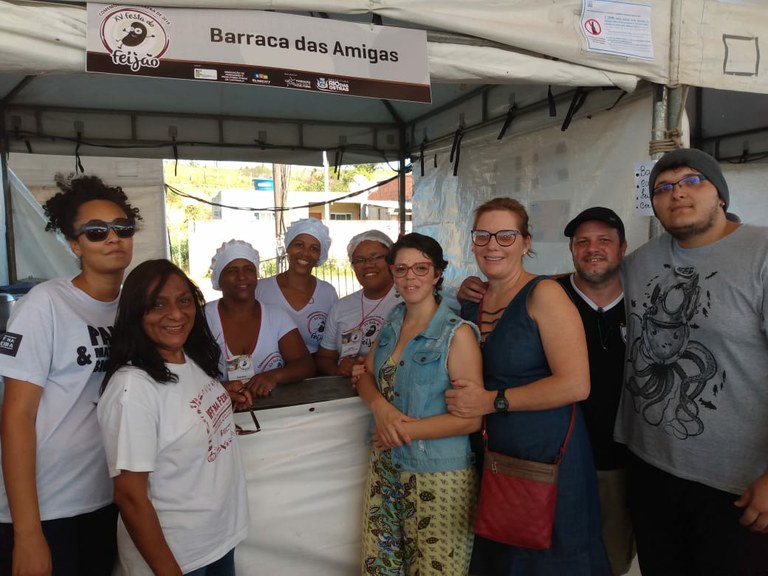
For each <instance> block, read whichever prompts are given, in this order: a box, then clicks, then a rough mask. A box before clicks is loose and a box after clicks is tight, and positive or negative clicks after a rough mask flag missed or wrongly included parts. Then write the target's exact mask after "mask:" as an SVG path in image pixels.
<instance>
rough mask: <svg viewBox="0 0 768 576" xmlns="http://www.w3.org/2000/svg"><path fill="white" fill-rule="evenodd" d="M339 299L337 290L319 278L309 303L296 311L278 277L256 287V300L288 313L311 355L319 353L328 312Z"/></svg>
mask: <svg viewBox="0 0 768 576" xmlns="http://www.w3.org/2000/svg"><path fill="white" fill-rule="evenodd" d="M338 299H339V297H338V296H337V295H336V288H334V287H333V285H331V284H329V283H328V282H326V281H324V280H320V279H319V278H318V279H317V285H316V286H315V293H314V294H313V295H312V298H310V299H309V303H308V304H307V305H306V306H304V308H302V309H301V310H294V309H293V307H292V306H291V305H290V303H289V302H288V300H286V299H285V296H283V291H282V290H280V286H279V285H278V284H277V276H272V277H270V278H265V279H264V280H259V283H258V284H257V285H256V300H258V301H259V302H261V303H262V304H263V305H265V306H279V307H280V308H282V309H283V310H285V311H286V312H288V314H289V315H290V316H291V318H293V321H294V322H295V323H296V326H297V327H298V328H299V333H300V334H301V337H302V338H303V339H304V344H306V345H307V349H308V350H309V353H310V354H314V353H315V352H317V349H318V347H319V346H320V341H321V340H322V339H323V332H324V330H325V320H326V318H327V317H328V312H329V311H330V310H331V307H332V306H333V305H334V304H335V303H336V300H338Z"/></svg>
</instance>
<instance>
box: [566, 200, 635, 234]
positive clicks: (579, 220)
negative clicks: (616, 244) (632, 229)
mask: <svg viewBox="0 0 768 576" xmlns="http://www.w3.org/2000/svg"><path fill="white" fill-rule="evenodd" d="M590 220H598V221H600V222H605V223H606V224H608V226H611V227H613V228H616V230H618V231H619V239H620V240H621V241H622V242H623V241H624V237H625V232H624V222H622V221H621V218H619V215H618V214H616V212H614V211H613V210H611V209H610V208H604V207H603V206H593V207H592V208H587V209H586V210H584V211H583V212H581V213H580V214H579V215H578V216H576V218H574V219H573V220H571V221H570V222H568V225H567V226H566V227H565V230H564V231H563V234H565V235H566V236H567V237H568V238H573V234H574V233H575V232H576V228H578V227H579V226H581V225H582V224H583V223H584V222H589V221H590Z"/></svg>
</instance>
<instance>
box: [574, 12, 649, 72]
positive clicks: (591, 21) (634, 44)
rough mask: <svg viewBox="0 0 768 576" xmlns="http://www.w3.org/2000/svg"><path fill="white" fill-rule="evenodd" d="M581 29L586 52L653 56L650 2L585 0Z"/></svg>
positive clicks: (641, 57) (643, 56) (634, 56)
mask: <svg viewBox="0 0 768 576" xmlns="http://www.w3.org/2000/svg"><path fill="white" fill-rule="evenodd" d="M581 33H582V34H583V36H584V40H585V42H586V45H587V51H588V52H600V53H603V54H613V55H615V56H625V57H629V58H640V59H643V60H653V36H652V35H651V7H650V6H646V5H643V4H633V3H629V2H620V1H617V0H584V1H583V4H582V9H581Z"/></svg>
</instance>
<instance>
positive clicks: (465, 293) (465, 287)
mask: <svg viewBox="0 0 768 576" xmlns="http://www.w3.org/2000/svg"><path fill="white" fill-rule="evenodd" d="M487 289H488V283H487V282H483V281H482V280H480V278H478V277H477V276H467V277H466V278H465V279H464V281H463V282H462V283H461V286H459V290H458V292H456V299H457V300H458V301H459V302H480V300H482V299H483V296H485V291H486V290H487Z"/></svg>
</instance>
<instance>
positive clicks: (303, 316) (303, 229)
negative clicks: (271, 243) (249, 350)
mask: <svg viewBox="0 0 768 576" xmlns="http://www.w3.org/2000/svg"><path fill="white" fill-rule="evenodd" d="M330 247H331V236H330V234H329V232H328V227H327V226H326V225H325V224H323V223H322V222H320V220H317V219H316V218H303V219H301V220H297V221H296V222H293V223H292V224H291V225H290V226H289V227H288V230H286V232H285V254H286V256H287V258H288V270H286V271H285V272H281V273H280V274H278V275H276V276H272V277H271V278H265V279H264V280H261V281H260V282H259V284H258V286H256V299H257V300H258V301H259V302H261V303H262V304H264V305H266V306H278V307H280V308H282V309H283V310H285V311H286V312H288V314H290V316H291V318H293V321H294V322H295V323H296V326H297V327H298V328H299V333H300V334H301V337H302V339H303V340H304V344H306V346H307V349H308V350H309V353H310V354H312V355H314V354H315V352H317V348H318V347H319V346H320V341H321V340H322V339H323V331H324V330H325V320H326V318H327V317H328V312H329V311H330V310H331V306H333V305H334V303H335V302H336V300H338V296H337V295H336V289H335V288H334V287H333V285H331V284H329V283H328V282H325V281H324V280H318V279H317V278H316V277H315V276H314V275H313V274H312V269H313V268H314V267H315V266H322V265H323V263H324V262H325V261H326V260H327V259H328V249H329V248H330Z"/></svg>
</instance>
